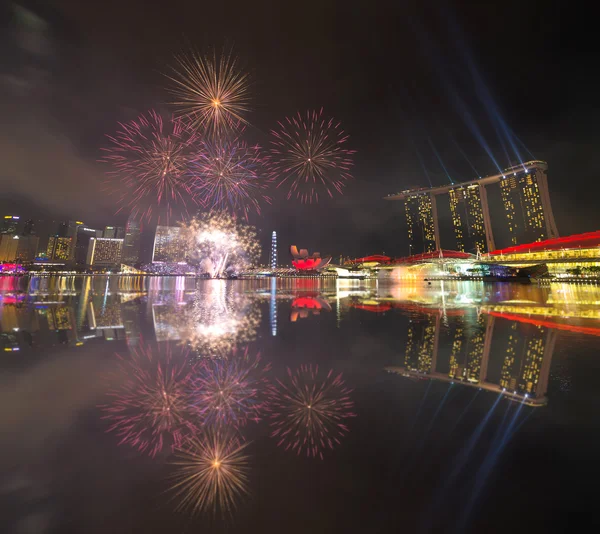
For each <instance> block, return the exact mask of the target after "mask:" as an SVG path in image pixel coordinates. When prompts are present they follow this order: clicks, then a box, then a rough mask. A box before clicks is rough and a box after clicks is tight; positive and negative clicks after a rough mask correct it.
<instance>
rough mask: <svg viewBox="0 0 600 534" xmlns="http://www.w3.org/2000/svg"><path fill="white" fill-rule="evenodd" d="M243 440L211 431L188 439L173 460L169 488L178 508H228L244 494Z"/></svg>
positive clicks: (246, 476)
mask: <svg viewBox="0 0 600 534" xmlns="http://www.w3.org/2000/svg"><path fill="white" fill-rule="evenodd" d="M246 446H247V444H242V443H241V442H240V441H239V439H238V438H237V437H233V436H231V435H229V434H226V433H223V432H220V431H215V432H208V433H206V435H205V436H204V437H203V438H201V439H194V440H191V441H190V442H189V443H188V444H187V445H186V447H185V448H184V449H182V450H181V451H180V452H179V453H178V458H177V460H176V461H175V462H174V464H175V466H176V470H175V472H174V474H173V480H174V484H173V486H172V488H171V489H172V490H173V491H174V492H175V496H176V498H177V499H178V500H179V502H178V508H180V509H191V510H192V511H193V512H196V513H197V512H204V511H210V510H212V511H213V512H214V513H217V512H221V513H226V512H231V511H232V510H233V509H234V508H235V507H236V505H237V501H238V500H239V499H240V498H241V497H243V496H244V495H247V494H248V457H247V456H246V455H245V453H244V449H245V447H246Z"/></svg>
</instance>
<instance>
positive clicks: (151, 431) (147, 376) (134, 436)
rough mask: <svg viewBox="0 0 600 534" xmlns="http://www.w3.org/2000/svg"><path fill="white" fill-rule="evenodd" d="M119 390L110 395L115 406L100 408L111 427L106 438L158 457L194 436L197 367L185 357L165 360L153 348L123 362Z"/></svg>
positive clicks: (120, 370)
mask: <svg viewBox="0 0 600 534" xmlns="http://www.w3.org/2000/svg"><path fill="white" fill-rule="evenodd" d="M119 359H120V365H119V372H118V374H117V375H116V376H115V377H114V378H115V379H116V380H118V381H120V382H121V384H120V386H119V387H117V388H112V389H111V390H110V391H109V392H108V395H109V396H110V397H111V398H113V399H114V400H113V401H112V402H111V403H109V404H106V405H104V406H102V407H101V408H102V409H103V411H104V412H105V415H104V417H103V418H104V419H107V420H109V421H110V422H111V426H110V428H109V429H108V432H115V433H116V434H117V435H118V436H119V437H120V438H121V441H120V442H119V445H122V444H127V445H130V446H132V447H135V448H136V449H138V450H139V451H140V452H143V453H147V454H149V455H150V456H152V457H154V456H156V454H158V453H159V452H161V451H162V450H163V448H170V449H171V450H174V449H176V448H179V447H181V445H182V444H183V442H184V441H185V440H186V439H188V438H191V437H193V436H194V435H195V433H196V431H197V426H196V425H197V418H198V414H197V412H196V410H195V408H194V407H193V405H192V402H191V399H190V386H191V379H192V375H193V372H194V369H193V366H191V365H190V364H189V363H188V357H187V354H186V353H182V354H180V355H178V357H177V359H175V358H174V357H173V356H172V353H171V352H170V350H167V352H166V354H165V355H164V356H163V357H162V358H161V357H160V356H158V355H154V354H153V353H152V350H151V349H150V348H149V347H145V348H144V347H141V348H137V349H134V350H133V352H132V353H131V354H130V355H128V356H119Z"/></svg>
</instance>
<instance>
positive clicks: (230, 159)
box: [190, 138, 271, 219]
mask: <svg viewBox="0 0 600 534" xmlns="http://www.w3.org/2000/svg"><path fill="white" fill-rule="evenodd" d="M190 174H191V176H192V179H193V183H194V192H195V194H196V195H197V197H198V198H199V201H200V202H201V203H202V204H203V205H204V206H207V207H209V208H210V209H218V210H224V211H230V212H232V213H240V214H242V215H243V216H244V217H245V218H246V219H247V218H248V214H249V212H250V211H254V212H256V213H258V214H260V206H261V202H267V203H269V204H270V203H271V199H270V198H269V196H268V195H267V194H266V192H265V189H266V188H267V187H268V186H269V181H268V180H267V179H265V175H264V172H263V165H262V160H261V153H260V148H259V147H258V146H248V145H246V143H244V142H243V141H240V140H239V139H234V140H228V139H226V138H219V139H217V140H215V141H207V142H205V143H204V149H203V150H202V152H201V153H200V154H199V155H198V156H197V157H196V159H195V160H194V162H193V163H192V164H191V166H190Z"/></svg>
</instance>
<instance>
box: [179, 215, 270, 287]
mask: <svg viewBox="0 0 600 534" xmlns="http://www.w3.org/2000/svg"><path fill="white" fill-rule="evenodd" d="M182 234H183V236H184V239H186V240H187V242H188V249H189V253H188V259H189V261H191V262H192V263H197V264H198V265H200V267H201V268H202V269H203V270H204V271H205V272H206V273H208V274H209V275H210V276H211V278H221V277H222V276H223V275H224V274H225V273H226V272H236V271H239V270H240V269H243V268H245V267H247V266H249V265H251V264H252V262H254V261H256V260H257V259H258V257H259V256H260V245H259V244H258V239H257V237H256V231H255V230H254V227H252V226H249V225H247V224H243V223H242V222H240V221H237V220H236V219H234V218H232V217H231V216H230V215H228V214H227V213H225V212H224V211H218V212H212V213H205V214H203V215H201V216H200V217H197V218H194V219H192V221H191V222H190V223H189V224H187V225H184V226H182Z"/></svg>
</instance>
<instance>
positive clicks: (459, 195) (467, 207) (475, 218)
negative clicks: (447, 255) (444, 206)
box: [448, 184, 488, 253]
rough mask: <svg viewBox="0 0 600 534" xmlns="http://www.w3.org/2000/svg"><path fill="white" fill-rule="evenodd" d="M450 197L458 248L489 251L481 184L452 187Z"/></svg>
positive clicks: (467, 250) (471, 250) (466, 250)
mask: <svg viewBox="0 0 600 534" xmlns="http://www.w3.org/2000/svg"><path fill="white" fill-rule="evenodd" d="M448 198H449V199H450V213H451V215H452V225H453V226H454V234H455V236H456V250H460V251H461V252H473V253H478V252H479V253H484V252H487V251H488V249H487V241H486V236H485V221H484V216H483V209H482V204H481V186H479V185H478V184H474V185H470V186H468V187H457V188H455V189H450V191H448Z"/></svg>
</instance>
